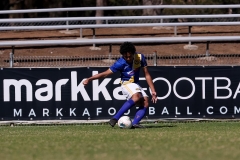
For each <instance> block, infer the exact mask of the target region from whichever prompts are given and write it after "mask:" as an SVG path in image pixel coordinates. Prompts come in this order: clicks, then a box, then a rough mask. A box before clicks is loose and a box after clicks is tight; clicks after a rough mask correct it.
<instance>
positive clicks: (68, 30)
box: [66, 11, 69, 31]
mask: <svg viewBox="0 0 240 160" xmlns="http://www.w3.org/2000/svg"><path fill="white" fill-rule="evenodd" d="M67 17H68V11H67ZM66 25H67V26H68V25H69V23H68V21H66ZM66 30H67V31H69V29H68V28H67V29H66Z"/></svg>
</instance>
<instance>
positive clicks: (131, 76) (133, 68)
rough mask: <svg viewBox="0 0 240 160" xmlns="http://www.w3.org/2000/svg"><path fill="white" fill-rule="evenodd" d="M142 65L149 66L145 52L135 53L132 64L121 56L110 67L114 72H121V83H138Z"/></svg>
mask: <svg viewBox="0 0 240 160" xmlns="http://www.w3.org/2000/svg"><path fill="white" fill-rule="evenodd" d="M142 67H147V62H146V59H145V57H144V55H143V54H141V53H135V54H134V60H133V62H132V63H131V64H129V63H127V62H126V60H125V59H124V58H123V57H121V58H119V59H118V60H117V61H116V62H115V63H114V64H113V65H112V66H111V67H110V68H109V69H110V70H111V71H112V72H113V73H115V72H117V71H119V72H120V73H121V83H125V82H130V83H138V82H139V73H140V68H142Z"/></svg>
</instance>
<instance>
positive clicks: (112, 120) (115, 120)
mask: <svg viewBox="0 0 240 160" xmlns="http://www.w3.org/2000/svg"><path fill="white" fill-rule="evenodd" d="M117 121H118V120H117V119H115V118H111V119H110V121H109V122H108V123H109V124H110V125H111V126H112V127H114V126H115V124H116V123H117Z"/></svg>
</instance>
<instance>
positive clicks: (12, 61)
mask: <svg viewBox="0 0 240 160" xmlns="http://www.w3.org/2000/svg"><path fill="white" fill-rule="evenodd" d="M9 56H10V57H9V64H10V68H12V67H13V63H14V46H12V52H10V55H9Z"/></svg>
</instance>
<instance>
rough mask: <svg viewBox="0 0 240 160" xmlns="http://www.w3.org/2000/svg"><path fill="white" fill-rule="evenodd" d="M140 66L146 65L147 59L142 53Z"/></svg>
mask: <svg viewBox="0 0 240 160" xmlns="http://www.w3.org/2000/svg"><path fill="white" fill-rule="evenodd" d="M141 67H147V61H146V58H145V56H144V55H143V54H142V59H141Z"/></svg>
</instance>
